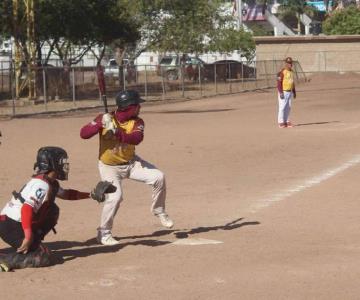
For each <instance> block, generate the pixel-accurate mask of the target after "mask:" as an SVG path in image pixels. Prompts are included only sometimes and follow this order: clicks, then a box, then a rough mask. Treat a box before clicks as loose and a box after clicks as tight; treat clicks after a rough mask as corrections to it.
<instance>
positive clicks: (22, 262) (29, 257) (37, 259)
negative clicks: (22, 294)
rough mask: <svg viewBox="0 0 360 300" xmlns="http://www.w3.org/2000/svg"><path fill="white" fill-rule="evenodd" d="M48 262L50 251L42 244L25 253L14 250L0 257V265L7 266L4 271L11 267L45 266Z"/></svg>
mask: <svg viewBox="0 0 360 300" xmlns="http://www.w3.org/2000/svg"><path fill="white" fill-rule="evenodd" d="M50 264H51V252H50V250H49V249H48V248H47V247H46V246H44V245H42V244H40V246H39V247H38V248H37V249H36V250H34V251H31V252H28V253H26V254H23V253H16V252H14V253H10V254H7V255H5V256H4V257H2V258H1V259H0V266H5V267H6V268H7V271H6V272H8V271H10V270H12V269H24V268H40V267H47V266H50Z"/></svg>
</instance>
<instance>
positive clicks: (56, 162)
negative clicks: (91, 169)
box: [34, 147, 69, 180]
mask: <svg viewBox="0 0 360 300" xmlns="http://www.w3.org/2000/svg"><path fill="white" fill-rule="evenodd" d="M67 159H68V155H67V153H66V151H65V150H64V149H62V148H60V147H42V148H40V149H39V150H38V153H37V157H36V162H35V164H34V170H35V172H36V173H37V174H44V173H48V172H50V171H55V172H56V173H57V178H58V179H60V180H67V179H68V173H69V163H68V162H67Z"/></svg>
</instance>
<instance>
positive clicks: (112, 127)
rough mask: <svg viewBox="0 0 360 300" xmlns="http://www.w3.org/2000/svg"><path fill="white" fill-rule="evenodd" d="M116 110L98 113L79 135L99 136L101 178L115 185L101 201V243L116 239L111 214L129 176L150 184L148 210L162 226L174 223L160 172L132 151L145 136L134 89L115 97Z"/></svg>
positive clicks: (106, 243)
mask: <svg viewBox="0 0 360 300" xmlns="http://www.w3.org/2000/svg"><path fill="white" fill-rule="evenodd" d="M115 100H116V105H117V109H116V111H113V112H111V113H105V114H99V115H98V116H97V117H96V118H95V119H94V120H93V121H92V122H90V123H88V124H86V125H85V126H84V127H82V128H81V131H80V136H81V138H83V139H88V138H91V137H93V136H94V135H98V136H99V143H100V147H99V156H98V158H99V162H98V167H99V172H100V177H101V179H102V180H106V181H109V182H111V183H112V184H113V185H114V186H116V192H114V193H112V194H109V195H108V196H107V199H106V200H105V202H104V207H103V210H102V214H101V220H100V226H99V227H98V233H97V239H98V242H99V243H101V244H103V245H116V244H118V243H119V242H118V241H117V240H116V239H114V238H113V236H112V232H111V230H112V227H113V222H114V217H115V215H116V213H117V211H118V208H119V206H120V203H121V201H122V200H123V191H122V181H123V179H126V178H129V179H132V180H136V181H139V182H143V183H145V184H148V185H150V186H151V187H152V204H151V212H152V213H153V214H154V215H155V216H157V217H159V220H160V222H161V224H162V225H163V226H164V227H167V228H171V227H172V226H173V225H174V223H173V221H172V220H171V219H170V218H169V216H168V215H167V213H166V212H165V198H166V183H165V176H164V174H163V172H161V171H160V170H158V169H157V168H156V167H155V166H154V165H152V164H150V163H149V162H147V161H145V160H143V159H141V158H140V157H139V156H137V155H136V154H135V146H136V145H138V144H140V143H141V142H142V140H143V138H144V121H143V120H142V119H141V118H139V116H138V115H139V112H140V103H142V102H144V100H143V99H141V98H140V96H139V94H138V92H137V91H134V90H126V91H122V92H120V93H119V94H118V95H117V96H116V99H115Z"/></svg>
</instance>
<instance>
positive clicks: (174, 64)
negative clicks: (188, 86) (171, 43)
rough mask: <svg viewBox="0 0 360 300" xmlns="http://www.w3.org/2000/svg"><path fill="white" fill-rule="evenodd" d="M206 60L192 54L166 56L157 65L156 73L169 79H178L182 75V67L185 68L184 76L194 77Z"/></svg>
mask: <svg viewBox="0 0 360 300" xmlns="http://www.w3.org/2000/svg"><path fill="white" fill-rule="evenodd" d="M204 65H205V62H204V61H203V60H201V59H200V58H198V57H190V56H187V55H186V56H182V57H180V56H175V55H173V56H171V55H168V56H164V57H162V58H161V59H160V62H159V64H158V65H157V69H156V73H157V75H158V76H163V77H165V78H166V79H168V80H177V79H179V78H180V77H181V67H183V68H184V71H183V73H184V76H185V77H186V78H188V79H192V78H193V77H194V76H196V72H197V71H198V68H199V67H200V68H203V67H204Z"/></svg>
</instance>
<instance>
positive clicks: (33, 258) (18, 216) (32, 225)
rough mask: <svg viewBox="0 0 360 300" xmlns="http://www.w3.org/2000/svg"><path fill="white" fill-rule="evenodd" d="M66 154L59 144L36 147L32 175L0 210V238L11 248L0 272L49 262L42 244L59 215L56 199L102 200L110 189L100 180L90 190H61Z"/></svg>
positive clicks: (66, 170)
mask: <svg viewBox="0 0 360 300" xmlns="http://www.w3.org/2000/svg"><path fill="white" fill-rule="evenodd" d="M67 159H68V155H67V153H66V151H65V150H64V149H62V148H59V147H43V148H40V149H39V150H38V153H37V158H36V162H35V164H34V170H35V174H34V175H33V176H32V178H31V179H30V181H28V182H27V183H26V184H25V185H24V186H23V188H22V189H21V190H20V191H19V192H16V191H14V192H13V196H12V198H11V200H10V201H9V202H8V203H7V204H6V205H5V207H4V208H3V210H2V211H1V213H0V237H1V238H2V239H3V240H4V242H6V243H7V244H9V245H10V246H11V247H12V248H14V251H13V252H12V253H9V254H6V255H1V256H0V272H1V271H5V272H7V271H10V270H12V269H20V268H28V267H34V268H36V267H45V266H49V265H50V264H51V256H50V250H49V249H48V248H47V247H46V246H45V245H43V244H42V240H43V239H44V237H45V236H46V235H47V234H48V233H49V232H50V230H53V231H54V232H55V229H54V228H55V225H56V224H57V221H58V218H59V212H60V209H59V207H58V206H57V205H56V204H55V198H56V197H58V198H61V199H64V200H80V199H86V198H90V197H91V198H93V199H94V200H97V201H99V202H101V201H104V200H105V196H104V193H105V192H113V191H114V186H112V185H111V183H109V182H99V183H98V185H97V187H96V188H95V189H94V190H93V191H92V192H90V193H89V192H80V191H77V190H73V189H63V188H61V187H60V184H59V181H58V180H67V179H68V173H69V163H68V162H67Z"/></svg>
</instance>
